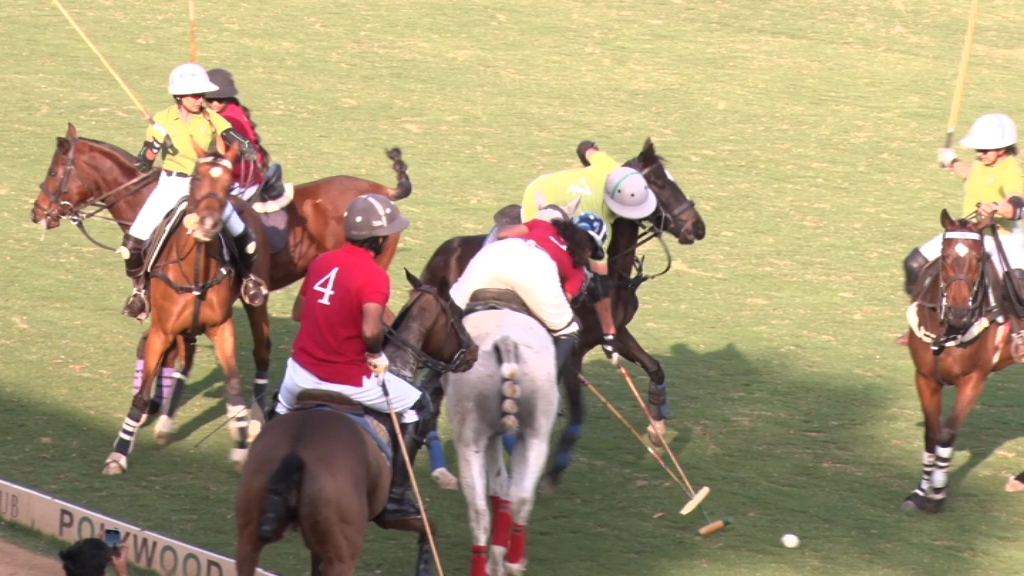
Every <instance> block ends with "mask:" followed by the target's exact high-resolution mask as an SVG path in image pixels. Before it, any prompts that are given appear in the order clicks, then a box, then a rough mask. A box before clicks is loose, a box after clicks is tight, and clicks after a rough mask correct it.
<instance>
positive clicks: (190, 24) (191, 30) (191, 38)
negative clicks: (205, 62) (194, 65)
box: [188, 0, 199, 62]
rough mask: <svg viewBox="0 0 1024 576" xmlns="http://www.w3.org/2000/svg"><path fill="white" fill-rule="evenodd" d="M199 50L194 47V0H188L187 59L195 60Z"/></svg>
mask: <svg viewBox="0 0 1024 576" xmlns="http://www.w3.org/2000/svg"><path fill="white" fill-rule="evenodd" d="M198 59H199V50H198V49H197V48H196V0H188V61H189V62H196V61H197V60H198Z"/></svg>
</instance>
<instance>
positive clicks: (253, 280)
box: [242, 274, 270, 307]
mask: <svg viewBox="0 0 1024 576" xmlns="http://www.w3.org/2000/svg"><path fill="white" fill-rule="evenodd" d="M269 293H270V291H269V290H267V283H266V282H264V281H263V279H262V278H260V277H258V276H256V275H254V274H249V275H248V276H246V277H245V279H244V280H242V301H243V302H245V303H246V304H248V305H249V306H256V307H259V306H263V305H264V304H266V302H267V294H269Z"/></svg>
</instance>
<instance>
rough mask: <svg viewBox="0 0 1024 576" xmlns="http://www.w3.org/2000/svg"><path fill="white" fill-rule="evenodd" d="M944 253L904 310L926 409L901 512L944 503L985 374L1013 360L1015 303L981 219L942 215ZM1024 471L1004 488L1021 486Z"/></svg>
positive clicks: (930, 508)
mask: <svg viewBox="0 0 1024 576" xmlns="http://www.w3.org/2000/svg"><path fill="white" fill-rule="evenodd" d="M941 222H942V227H943V229H944V230H945V232H944V233H943V238H942V256H941V257H940V258H939V259H937V260H935V261H934V262H932V263H930V264H929V265H928V267H927V268H925V270H924V272H923V273H922V275H921V278H920V280H918V283H917V286H916V288H915V290H914V294H913V302H912V304H911V306H910V309H909V310H908V312H907V319H908V322H909V323H910V328H911V332H910V342H909V345H910V355H911V357H912V358H913V360H914V367H915V368H916V381H917V394H918V396H919V397H920V399H921V411H922V412H923V413H924V456H923V464H924V470H923V473H922V476H921V480H920V482H919V483H918V485H917V488H916V489H915V490H914V491H913V492H912V493H911V494H910V495H909V496H907V498H906V499H905V500H904V501H903V509H904V510H919V511H922V512H927V513H932V514H934V513H938V512H941V511H942V510H943V508H944V505H945V502H946V495H947V494H946V492H947V484H948V481H949V468H950V462H951V461H952V459H953V444H954V443H955V442H956V437H957V434H958V433H959V432H960V427H961V426H963V423H964V420H965V419H966V418H967V414H968V413H969V412H970V411H971V409H972V408H973V407H974V405H975V403H977V401H978V398H979V397H980V396H981V392H982V390H983V389H984V387H985V380H987V379H988V376H989V374H991V373H993V372H998V371H999V370H1002V369H1003V368H1006V367H1007V366H1010V365H1011V364H1013V363H1014V361H1013V358H1012V355H1011V353H1010V346H1009V345H1008V335H1009V322H1010V314H1012V310H1013V307H1012V304H1011V301H1010V299H1009V295H1008V291H1007V289H1006V288H1005V286H1004V284H1003V282H1001V281H1000V276H999V272H998V270H997V268H996V264H995V262H993V261H992V259H991V258H990V257H989V256H988V254H987V253H986V251H985V235H984V232H985V229H986V228H987V227H988V226H990V225H991V223H992V222H991V219H990V218H987V219H985V220H984V221H981V222H972V221H970V220H953V218H951V217H950V215H949V213H948V212H947V211H945V210H943V211H942V215H941ZM943 386H955V387H956V404H955V406H954V408H953V413H952V414H951V415H950V416H949V418H948V419H947V420H946V422H945V423H942V422H941V420H942V389H943ZM1021 480H1024V474H1022V475H1021V476H1018V477H1017V478H1010V480H1009V481H1008V482H1007V485H1006V488H1007V491H1016V490H1017V489H1019V488H1021V487H1024V485H1022V484H1021Z"/></svg>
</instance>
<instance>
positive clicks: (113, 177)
mask: <svg viewBox="0 0 1024 576" xmlns="http://www.w3.org/2000/svg"><path fill="white" fill-rule="evenodd" d="M388 157H389V158H390V159H391V160H392V161H393V168H394V170H395V172H396V174H397V180H398V183H397V185H396V187H395V188H388V187H386V186H383V185H381V184H378V183H376V182H371V181H369V180H364V179H362V178H355V177H351V176H332V177H329V178H324V179H321V180H317V181H314V182H307V183H305V184H300V185H298V186H296V187H295V188H294V194H293V197H292V201H291V202H290V203H288V204H287V205H286V206H285V207H284V208H283V209H281V210H278V211H276V212H272V213H268V214H266V215H264V219H265V220H267V221H270V222H271V223H272V224H273V225H272V226H269V227H268V229H280V230H281V232H280V233H279V236H281V237H282V238H283V239H284V241H285V242H284V246H283V249H281V250H278V251H275V252H274V253H273V254H272V255H271V259H270V268H269V270H270V273H269V276H267V277H265V279H266V280H267V281H268V285H269V288H270V290H272V291H273V290H279V289H281V288H284V287H286V286H288V285H290V284H291V283H293V282H295V281H296V280H298V279H299V278H302V277H303V276H305V274H306V268H307V267H308V266H309V263H310V262H311V261H312V260H313V258H315V257H316V256H318V255H319V254H321V253H323V252H326V251H327V250H333V249H335V248H338V247H340V246H341V244H342V243H343V242H344V238H345V231H344V214H345V210H346V209H347V208H348V204H349V202H350V201H351V200H352V199H353V198H355V197H356V196H359V195H361V194H367V193H377V194H383V195H385V196H387V197H389V198H391V199H392V200H400V199H403V198H407V197H408V196H409V195H410V194H411V193H412V182H411V181H410V180H409V176H408V173H407V170H408V166H407V165H406V164H405V162H404V161H403V160H402V152H401V150H400V149H398V148H394V149H392V150H390V151H388ZM158 176H159V171H156V170H154V171H150V172H146V173H143V172H140V171H139V170H138V168H137V167H136V165H135V157H134V156H132V155H131V154H129V153H128V152H126V151H125V150H123V149H121V148H118V147H117V146H114V145H112V144H107V143H105V142H100V141H98V140H90V139H88V138H81V137H79V136H78V131H77V129H76V128H75V127H74V125H72V124H68V129H67V134H66V135H65V136H64V137H58V138H57V146H56V148H55V149H54V153H53V157H52V158H51V160H50V166H49V169H48V170H47V174H46V178H45V179H44V180H43V182H42V183H41V184H40V185H39V189H40V193H39V196H38V197H37V198H36V200H35V203H34V204H33V207H32V213H31V219H32V222H34V223H37V224H40V225H43V226H45V228H46V229H52V228H56V227H57V226H59V225H60V222H61V220H69V221H70V222H72V223H73V224H74V225H75V226H76V227H77V228H78V229H79V230H80V231H81V232H82V234H83V235H85V237H86V238H87V239H89V240H90V241H91V242H93V243H94V244H96V245H97V246H99V247H101V248H104V249H106V250H111V251H115V250H114V249H113V248H110V247H109V246H105V245H104V244H102V243H100V242H99V241H97V240H95V239H94V238H93V237H92V235H91V234H90V233H89V232H88V230H87V229H86V222H87V221H88V220H90V219H93V218H102V219H109V220H113V221H114V222H116V223H117V225H118V226H120V227H121V229H122V231H124V232H127V231H128V228H129V227H130V226H131V224H132V222H134V221H135V217H136V216H137V215H138V213H139V210H141V209H142V206H143V205H144V204H145V202H146V199H147V198H149V195H150V194H151V193H152V192H153V189H154V188H155V187H156V182H157V178H158ZM104 212H108V213H109V214H110V216H109V217H107V216H104ZM398 242H399V235H398V234H395V235H394V236H392V237H391V238H389V239H388V242H387V243H386V244H385V246H384V249H383V250H382V251H381V254H380V255H379V256H378V257H377V259H376V260H377V263H378V264H380V265H381V267H383V268H384V269H387V268H388V267H389V266H390V265H391V261H392V260H393V259H394V255H395V251H396V250H397V249H398ZM243 307H244V308H245V312H246V314H247V315H248V317H249V324H250V326H251V327H252V330H253V341H254V342H256V341H264V342H266V346H265V347H262V348H255V349H254V350H253V357H254V360H255V364H256V376H255V378H254V381H253V389H254V396H255V398H256V403H257V405H258V406H259V408H260V410H259V411H257V412H256V413H255V416H256V420H255V421H254V423H258V422H259V421H260V419H261V418H262V411H263V410H265V404H264V402H265V401H264V396H265V394H266V389H267V382H268V379H269V366H270V339H269V327H268V324H267V321H266V319H265V316H264V317H261V316H260V315H259V313H258V311H257V310H256V309H254V308H252V307H251V306H248V305H247V304H244V302H243ZM257 332H260V333H261V334H264V336H263V337H260V336H258V335H257V334H256V333H257ZM183 347H184V344H183V343H179V346H178V348H183ZM145 349H146V334H143V336H142V337H141V339H140V342H139V346H138V352H137V358H138V362H137V364H141V363H142V359H143V356H144V354H145ZM176 357H177V353H176V350H175V349H172V350H171V352H170V353H169V354H168V355H167V356H166V358H165V360H164V364H165V369H166V370H165V374H166V377H167V378H173V376H170V374H171V373H173V372H174V370H173V368H172V366H173V365H174V361H175V358H176ZM139 370H141V368H139ZM179 373H180V374H182V375H183V376H185V377H187V376H188V374H187V372H185V371H179ZM183 387H184V378H177V379H176V382H174V384H173V388H174V392H173V393H172V394H171V398H172V400H173V399H176V398H180V395H181V389H182V388H183ZM164 406H165V407H164V408H163V410H164V415H168V414H169V416H170V417H173V409H174V406H173V401H172V402H167V403H165V404H164ZM151 411H152V410H147V413H149V412H151ZM256 427H257V428H258V426H256ZM172 431H173V428H168V427H167V426H158V427H157V428H156V434H157V437H158V440H160V441H163V442H165V441H169V438H170V437H169V434H170V433H171V432H172ZM255 432H258V430H254V431H253V434H252V435H254V434H255Z"/></svg>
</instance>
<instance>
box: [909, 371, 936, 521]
mask: <svg viewBox="0 0 1024 576" xmlns="http://www.w3.org/2000/svg"><path fill="white" fill-rule="evenodd" d="M916 379H917V395H918V398H920V400H921V412H922V414H924V454H923V455H922V458H921V462H922V472H921V480H920V481H919V482H918V484H917V488H915V489H914V491H913V492H911V493H910V495H909V496H907V497H906V498H904V499H903V509H904V510H918V511H921V512H928V513H931V514H934V513H936V512H940V511H941V507H942V502H941V500H935V499H933V498H932V496H933V488H932V478H933V475H934V472H935V448H936V444H935V442H936V439H937V438H938V437H939V433H940V432H941V422H942V385H941V384H939V383H938V382H937V381H936V380H935V379H934V378H933V377H932V376H930V375H927V374H921V373H920V372H918V373H917V377H916Z"/></svg>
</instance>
